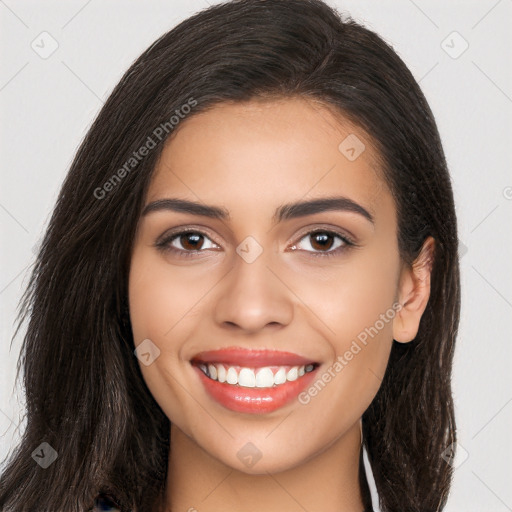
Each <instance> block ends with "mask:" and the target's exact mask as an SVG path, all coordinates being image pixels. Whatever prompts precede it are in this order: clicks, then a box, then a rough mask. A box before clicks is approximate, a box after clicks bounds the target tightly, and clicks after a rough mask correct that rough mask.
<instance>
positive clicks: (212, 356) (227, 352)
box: [192, 347, 316, 368]
mask: <svg viewBox="0 0 512 512" xmlns="http://www.w3.org/2000/svg"><path fill="white" fill-rule="evenodd" d="M192 361H193V362H203V363H224V364H227V365H229V366H244V367H247V368H261V367H263V366H302V365H307V364H314V363H316V361H314V360H313V359H307V358H305V357H302V356H299V355H298V354H294V353H293V352H283V351H281V350H268V349H246V348H241V347H229V348H221V349H219V350H207V351H204V352H200V353H198V354H196V355H195V356H194V357H193V358H192Z"/></svg>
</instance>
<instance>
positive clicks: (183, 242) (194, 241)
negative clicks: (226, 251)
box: [155, 231, 219, 256]
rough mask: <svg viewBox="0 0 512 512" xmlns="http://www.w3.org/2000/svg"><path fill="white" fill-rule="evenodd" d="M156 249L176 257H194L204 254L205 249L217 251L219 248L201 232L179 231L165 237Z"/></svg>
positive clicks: (157, 244)
mask: <svg viewBox="0 0 512 512" xmlns="http://www.w3.org/2000/svg"><path fill="white" fill-rule="evenodd" d="M155 245H156V247H157V248H158V249H159V250H161V251H166V252H171V253H174V254H176V255H178V256H194V255H196V254H197V253H201V252H206V251H207V249H213V250H217V249H219V246H218V245H217V244H215V243H214V242H212V240H211V239H210V237H209V236H208V235H206V234H205V233H202V232H201V231H179V232H175V233H172V234H169V235H167V236H165V237H164V238H163V239H162V240H161V241H160V242H157V243H156V244H155Z"/></svg>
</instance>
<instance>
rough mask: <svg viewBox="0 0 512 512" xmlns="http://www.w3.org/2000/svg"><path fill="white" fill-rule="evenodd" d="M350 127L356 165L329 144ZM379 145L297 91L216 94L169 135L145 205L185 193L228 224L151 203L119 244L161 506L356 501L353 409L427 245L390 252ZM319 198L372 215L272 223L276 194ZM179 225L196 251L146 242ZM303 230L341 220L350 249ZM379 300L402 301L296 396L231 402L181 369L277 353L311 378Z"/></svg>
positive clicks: (383, 303)
mask: <svg viewBox="0 0 512 512" xmlns="http://www.w3.org/2000/svg"><path fill="white" fill-rule="evenodd" d="M349 134H355V135H356V136H357V137H358V138H359V139H360V140H361V141H363V142H364V144H365V146H366V148H365V150H364V151H363V152H362V153H361V155H360V156H359V157H358V158H357V159H355V160H354V161H350V160H349V159H347V158H346V156H345V155H344V154H343V153H342V152H341V151H340V150H339V149H338V146H339V145H340V143H341V142H342V141H343V140H344V139H345V138H346V137H347V135H349ZM378 157H379V155H378V154H377V152H376V151H375V150H374V148H373V147H372V144H371V140H370V138H369V137H368V135H367V134H365V133H364V132H363V131H362V130H361V129H359V128H357V127H355V126H353V125H351V124H350V123H349V122H348V121H347V120H345V119H343V118H341V117H340V116H339V115H334V114H333V113H332V111H331V110H329V109H327V108H326V107H324V106H322V105H320V104H318V103H315V102H312V101H311V100H305V99H301V98H287V99H266V100H251V101H250V102H246V103H229V104H228V103H225V104H222V105H218V106H216V107H214V108H212V109H210V110H208V111H206V112H203V113H199V114H196V115H193V116H190V117H189V118H188V119H186V120H185V121H183V122H182V124H181V125H180V126H179V129H178V130H177V131H176V132H174V134H173V136H172V138H171V139H170V140H168V141H167V143H166V147H165V148H164V151H163V153H162V155H161V158H160V160H159V162H158V165H157V167H156V169H155V173H154V175H153V178H152V181H151V184H150V187H149V190H148V193H147V197H146V205H147V204H149V203H151V202H152V201H155V200H159V199H163V198H169V197H174V198H180V199H188V200H191V201H197V202H200V203H202V204H208V205H215V206H219V207H222V208H224V209H226V210H228V211H229V214H230V220H219V219H211V218H207V217H202V216H198V215H192V214H189V213H183V212H175V211H172V210H162V211H153V212H151V213H148V214H146V215H143V216H141V219H140V222H139V225H138V231H137V235H136V239H135V242H134V248H133V254H132V262H131V270H130V277H129V303H130V317H131V321H132V328H133V335H134V340H135V345H136V346H138V345H139V344H140V343H141V342H142V341H143V340H145V339H148V338H149V339H150V340H151V341H152V342H153V343H154V344H155V345H156V346H157V347H158V349H159V350H160V355H159V356H158V357H157V358H156V359H155V360H154V362H152V363H151V364H150V365H148V366H146V365H143V364H141V370H142V373H143V376H144V379H145V382H146V384H147V386H148V388H149V390H150V391H151V393H152V394H153V396H154V397H155V399H156V400H157V402H158V403H159V405H160V406H161V408H162V410H163V411H164V412H165V414H166V415H167V416H168V417H169V419H170V420H171V424H172V426H171V450H170V457H169V472H168V480H167V485H166V496H165V503H164V507H166V508H165V510H171V509H172V510H173V511H189V510H190V511H192V510H197V511H199V512H209V511H212V512H213V511H218V510H223V511H225V512H230V511H235V510H236V511H239V510H244V511H247V512H251V511H260V510H268V511H282V510H287V511H304V510H323V511H325V512H340V511H342V512H356V511H357V512H361V511H362V510H363V505H362V501H361V493H360V489H359V483H358V469H359V453H360V443H361V438H360V426H359V425H360V423H359V422H360V418H361V416H362V415H363V413H364V411H365V410H366V409H367V407H368V406H369V404H370V403H371V401H372V399H373V398H374V396H375V394H376V393H377V390H378V388H379V386H380V384H381V379H382V376H383V375H384V372H385V369H386V365H387V362H388V358H389V353H390V350H391V345H392V342H393V339H395V340H397V341H398V342H404V343H405V342H409V341H411V340H412V339H413V338H414V337H415V335H416V332H417V330H418V325H419V321H420V319H421V315H422V313H423V311H424V309H425V306H426V304H427V301H428V297H429V293H430V272H431V263H432V255H433V245H434V244H433V240H432V239H427V241H426V242H425V244H424V247H423V250H422V251H421V253H420V255H419V256H418V258H417V260H416V261H415V263H414V264H413V265H412V266H406V265H404V264H403V263H402V261H401V258H400V255H399V252H398V242H397V218H396V207H395V204H394V201H393V199H392V196H391V193H390V191H389V189H388V187H387V185H386V183H385V182H384V181H383V178H382V173H381V169H380V166H379V158H378ZM332 195H340V196H344V197H347V198H350V199H351V200H352V201H355V202H357V203H358V204H360V205H361V206H363V207H364V208H365V209H367V210H368V211H369V212H370V213H371V215H372V216H373V219H374V222H373V223H372V222H370V221H368V220H367V219H366V218H365V217H363V216H362V215H360V214H358V213H355V212H350V211H324V212H320V213H315V214H312V215H308V216H306V217H301V218H295V219H288V220H284V221H282V222H280V223H274V222H273V220H272V216H273V214H274V211H275V209H276V208H277V207H279V206H280V205H282V204H285V203H290V202H295V201H304V200H310V199H315V198H322V197H328V196H332ZM179 227H183V228H184V230H190V231H194V230H195V231H197V230H200V231H202V232H205V234H206V237H205V238H200V239H199V241H198V242H196V245H195V246H194V245H191V244H190V243H189V238H187V237H181V238H180V237H177V238H175V239H174V240H173V241H172V242H169V243H168V246H172V247H174V248H175V249H176V250H177V251H179V250H180V249H181V251H182V253H183V252H185V251H187V250H188V251H189V252H190V253H192V256H191V257H188V258H186V257H184V256H181V255H180V254H179V253H178V252H176V253H173V252H169V251H167V252H165V251H162V250H160V249H159V248H158V247H156V245H155V244H156V242H157V241H158V240H159V239H161V238H162V235H164V234H166V233H169V231H170V230H171V229H174V228H179ZM314 230H318V231H322V230H323V231H324V232H325V231H326V230H328V231H334V232H338V233H340V234H341V235H342V236H345V235H347V234H349V233H350V235H351V236H352V237H353V241H355V243H356V246H345V249H344V250H343V251H338V252H336V249H337V248H338V247H339V246H340V245H342V244H343V241H342V240H341V239H340V238H338V236H337V235H332V237H331V238H329V239H328V240H329V242H330V245H329V244H327V245H326V246H322V245H321V244H319V243H316V240H317V239H316V238H315V237H314V236H313V235H308V233H311V231H314ZM178 231H179V230H178ZM248 236H251V237H253V238H254V239H255V240H257V242H258V243H259V245H260V246H261V248H262V249H263V252H262V253H261V254H260V255H259V256H258V257H257V258H256V260H255V261H253V262H252V263H247V262H246V261H245V260H244V259H243V258H242V257H240V256H239V255H238V253H237V252H236V248H237V247H238V246H239V245H240V244H241V243H242V241H244V239H245V238H246V237H248ZM194 248H196V249H197V250H196V251H195V252H194ZM198 251H199V252H198ZM329 251H331V253H332V254H333V256H331V257H327V256H322V255H321V254H322V252H323V253H325V252H329ZM319 254H320V255H319ZM393 304H400V305H401V306H400V307H401V309H400V311H398V313H396V314H395V315H394V318H392V320H389V321H388V322H387V323H385V325H384V327H383V328H381V329H380V330H379V332H378V334H377V335H375V336H374V337H373V338H370V339H369V341H368V343H367V345H365V346H363V347H362V349H361V350H360V351H359V352H358V353H357V355H354V357H353V358H352V359H351V360H350V361H349V362H348V364H346V366H344V368H343V370H342V371H339V372H337V373H336V374H335V377H334V378H332V379H331V381H330V382H329V383H328V384H327V385H326V386H325V387H323V389H321V391H320V392H318V393H317V394H316V396H314V397H312V398H311V399H310V401H309V402H308V403H307V404H302V403H299V401H297V400H293V401H292V402H291V403H290V404H288V405H286V406H284V407H282V408H280V409H278V410H276V411H274V412H272V413H268V414H242V413H238V412H233V411H230V410H228V409H226V408H224V407H223V406H221V405H220V404H218V403H217V402H215V401H213V400H212V399H210V398H209V396H208V395H207V394H206V391H205V390H204V388H203V387H202V385H201V382H200V380H199V378H198V375H197V374H196V372H195V370H194V369H193V368H192V366H191V364H190V359H191V358H192V357H193V356H194V355H195V354H197V353H198V352H200V351H203V350H211V349H218V348H223V347H230V346H242V347H245V348H267V349H280V350H285V351H290V352H295V353H298V354H300V355H302V356H305V357H308V358H311V359H313V360H315V361H317V362H319V363H320V368H319V370H318V373H317V375H318V378H321V376H322V375H323V374H324V373H325V372H327V370H328V368H329V367H332V365H333V363H335V361H336V360H337V357H338V356H343V354H345V353H346V351H347V350H349V348H350V347H351V344H352V342H353V340H355V339H356V338H357V336H358V334H360V333H361V332H362V331H364V329H365V328H367V327H370V326H374V325H375V323H376V321H377V320H378V319H379V315H381V314H384V313H386V311H389V310H390V308H392V305H393ZM248 442H251V443H252V444H253V445H254V446H256V447H257V450H258V451H259V453H260V454H261V458H260V459H259V460H258V461H257V463H255V464H254V465H253V466H251V467H248V466H247V465H246V464H244V462H243V461H242V460H240V459H239V458H238V457H237V453H238V452H239V450H241V449H242V448H243V447H244V446H245V445H246V444H247V443H248Z"/></svg>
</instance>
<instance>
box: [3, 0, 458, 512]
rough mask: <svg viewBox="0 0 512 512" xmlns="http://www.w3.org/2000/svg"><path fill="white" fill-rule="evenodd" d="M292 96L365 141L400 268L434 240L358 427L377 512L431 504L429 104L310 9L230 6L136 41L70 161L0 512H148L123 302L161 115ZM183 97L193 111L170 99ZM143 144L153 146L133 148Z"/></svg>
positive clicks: (26, 350) (150, 491)
mask: <svg viewBox="0 0 512 512" xmlns="http://www.w3.org/2000/svg"><path fill="white" fill-rule="evenodd" d="M292 95H299V96H304V97H309V98H313V99H316V100H318V101H321V102H323V103H324V104H326V105H328V106H329V107H330V108H332V109H334V110H335V111H337V112H339V113H340V114H341V115H342V116H345V117H347V118H349V119H350V120H351V121H352V122H354V123H356V124H357V125H358V126H360V127H361V128H363V129H364V130H366V132H367V133H368V134H370V136H371V137H372V138H373V141H374V143H375V145H376V146H377V148H378V150H379V152H380V155H381V157H382V161H383V173H384V175H385V178H386V180H387V183H388V186H389V188H390V190H391V191H392V194H393V197H394V199H395V203H396V208H397V214H398V231H399V234H398V242H399V248H400V253H401V256H402V259H403V261H405V262H406V263H411V262H412V261H413V260H414V258H415V257H416V255H417V254H418V251H419V249H420V247H421V245H422V242H423V241H424V240H425V238H426V237H427V236H429V235H430V236H432V237H434V238H435V240H436V253H435V261H434V265H433V270H432V282H431V296H430V299H429V302H428V305H427V308H426V311H425V313H424V315H423V317H422V320H421V323H420V328H419V332H418V335H417V337H416V339H415V340H414V341H413V342H411V343H407V344H399V343H396V342H395V343H394V344H393V347H392V351H391V356H390V360H389V364H388V367H387V371H386V374H385V376H384V379H383V381H382V385H381V387H380V389H379V391H378V393H377V396H376V397H375V399H374V400H373V402H372V403H371V405H370V406H369V408H368V410H367V411H366V412H365V413H364V416H363V430H364V445H365V447H366V450H367V453H368V457H369V461H370V463H371V467H372V471H373V475H374V479H375V482H376V487H377V491H378V495H379V500H380V507H381V509H382V511H383V512H387V511H408V512H420V511H421V512H425V511H440V510H442V509H443V507H444V505H445V503H446V499H447V496H448V492H449V488H450V482H451V467H450V465H449V464H447V463H446V462H445V460H444V459H443V458H442V457H441V454H442V452H443V450H444V449H445V448H446V447H447V446H448V445H450V444H451V443H453V442H454V441H455V420H454V411H453V402H452V393H451V387H450V377H451V368H452V356H453V350H454V343H455V338H456V333H457V328H458V322H459V309H460V290H459V285H460V280H459V266H458V257H457V223H456V216H455V209H454V202H453V194H452V188H451V182H450V177H449V174H448V170H447V165H446V161H445V157H444V154H443V149H442V146H441V142H440V138H439V134H438V130H437V127H436V124H435V120H434V117H433V115H432V112H431V110H430V108H429V106H428V104H427V101H426V99H425V97H424V95H423V94H422V92H421V90H420V88H419V86H418V84H417V83H416V81H415V80H414V78H413V76H412V74H411V73H410V72H409V70H408V69H407V67H406V66H405V64H404V63H403V62H402V60H401V59H400V58H399V57H398V56H397V54H396V53H395V52H394V51H393V50H392V48H391V47H390V46H388V45H387V44H386V43H385V42H384V41H383V40H382V39H381V38H380V37H379V36H377V35H376V34H375V33H373V32H372V31H370V30H368V29H366V28H364V27H363V26H361V25H359V24H357V23H356V22H354V21H353V20H351V19H350V18H348V17H342V16H340V15H339V14H338V13H337V11H335V10H334V9H333V8H331V7H329V6H328V5H326V4H325V3H323V2H322V1H320V0H239V1H232V2H226V3H223V4H218V5H215V6H213V7H210V8H208V9H206V10H204V11H201V12H199V13H198V14H196V15H194V16H192V17H191V18H189V19H187V20H185V21H183V22H182V23H180V24H179V25H178V26H177V27H175V28H174V29H173V30H171V31H170V32H168V33H166V34H164V35H163V36H162V37H161V38H160V39H158V40H157V41H156V42H155V43H154V44H152V45H151V47H150V48H148V49H147V50H146V51H145V52H144V53H143V54H142V55H141V56H140V57H139V58H138V59H137V60H136V61H135V62H134V64H133V65H132V66H131V67H130V69H129V70H128V71H127V72H126V74H125V75H124V76H123V78H122V79H121V81H120V83H119V84H118V85H117V86H116V88H115V89H114V91H113V92H112V94H111V95H110V97H109V98H108V100H107V101H106V103H105V105H104V107H103V108H102V110H101V111H100V113H99V115H98V116H97V118H96V120H95V122H94V123H93V125H92V127H91V129H90V130H89V132H88V134H87V136H86V138H85V139H84V141H83V143H82V145H81V147H80V148H79V150H78V152H77V154H76V157H75V159H74V161H73V163H72V165H71V168H70V170H69V173H68V175H67V177H66V179H65V181H64V184H63V186H62V189H61V191H60V195H59V197H58V200H57V204H56V206H55V209H54V211H53V215H52V217H51V220H50V222H49V225H48V228H47V231H46V234H45V237H44V240H43V243H42V245H41V248H40V251H39V253H38V255H37V260H36V263H35V266H34V269H33V272H32V275H31V279H30V282H29V286H28V287H27V290H26V292H25V294H24V296H23V300H22V303H21V304H20V316H19V318H18V328H17V330H16V333H17V332H18V330H19V329H20V327H21V325H22V324H23V323H24V322H25V320H28V325H27V330H26V335H25V337H24V342H23V347H22V354H21V357H20V361H19V366H18V370H19V369H20V368H22V369H23V379H24V388H25V392H26V414H27V426H26V430H25V432H24V434H23V438H22V441H21V443H20V444H19V446H17V447H16V449H15V450H14V451H13V453H12V454H11V457H10V460H9V462H8V464H7V466H6V468H5V470H4V473H3V475H2V477H1V483H0V508H1V509H2V510H6V511H12V512H21V511H34V510H41V511H42V510H45V511H57V510H66V511H67V512H71V511H82V510H86V509H88V508H90V507H91V506H92V503H93V500H94V497H95V496H96V495H98V494H99V493H101V492H104V493H109V494H111V495H113V496H115V497H116V500H117V501H118V502H119V503H120V505H121V506H122V507H123V510H133V511H139V512H140V511H148V510H155V509H156V503H158V501H159V500H160V499H161V496H162V492H163V489H164V485H165V479H166V471H167V463H168V451H169V429H170V424H169V420H168V418H167V417H166V416H165V415H164V413H163V412H162V410H161V409H160V408H159V406H158V404H157V403H156V402H155V400H154V399H153V397H152V395H151V394H150V392H149V390H148V389H147V387H146V385H145V383H144V380H143V378H142V375H141V372H140V368H139V365H138V363H137V360H136V358H135V356H134V354H133V349H134V344H133V339H132V333H131V329H130V322H129V317H128V314H127V310H126V304H127V284H128V283H127V281H128V270H129V266H130V254H131V248H132V243H133V239H134V233H135V228H136V225H137V222H138V219H139V215H140V212H141V208H142V206H143V201H144V197H145V193H146V190H147V187H148V184H149V181H150V179H151V176H152V172H153V169H154V167H155V163H156V160H157V158H158V156H159V155H160V153H161V150H162V147H163V142H164V141H165V137H166V136H167V134H168V133H171V131H172V129H173V126H171V125H172V124H173V122H174V121H170V119H171V118H172V116H175V117H176V119H178V118H179V121H178V122H186V118H185V117H186V116H185V114H187V112H188V114H187V115H189V116H190V115H194V114H195V113H197V112H200V111H203V110H204V109H206V108H209V107H211V106H213V105H215V104H218V103H221V102H223V101H246V100H250V99H252V98H255V97H273V96H279V97H283V96H284V97H291V96H292ZM191 99H192V101H193V102H195V106H194V107H193V108H192V109H190V108H189V109H184V108H183V106H184V105H187V104H188V105H189V106H190V105H191ZM184 112H185V114H184ZM184 118H185V120H183V119H184ZM162 126H166V127H167V130H166V131H165V133H164V132H161V133H162V137H161V138H158V137H157V136H156V135H155V130H156V129H157V128H158V127H162ZM162 129H163V128H162ZM159 133H160V132H159ZM148 137H151V138H152V140H153V141H154V142H155V147H152V148H150V151H148V152H147V154H145V155H144V156H141V154H140V152H139V153H137V152H138V150H139V148H141V147H142V146H144V145H147V142H148ZM134 153H137V154H138V155H139V156H138V157H135V156H134ZM139 157H140V158H139ZM133 158H135V160H136V162H135V163H134V161H133V160H131V159H133ZM123 168H124V170H125V172H124V173H123V172H122V171H120V170H121V169H123ZM115 176H117V178H115V179H114V177H115ZM107 183H110V185H108V186H107V185H106V184H107ZM42 442H47V443H48V444H49V445H50V446H51V447H52V448H53V449H54V450H55V451H56V452H57V454H58V457H57V459H56V460H55V462H53V464H51V465H50V466H49V467H47V468H46V469H43V468H42V467H40V466H39V465H38V464H36V463H35V462H34V460H33V459H32V457H31V454H32V452H33V451H34V450H35V449H36V448H37V447H38V446H39V445H40V444H41V443H42ZM362 482H364V479H362ZM366 491H367V489H366ZM366 500H367V503H368V500H369V498H368V496H367V493H366Z"/></svg>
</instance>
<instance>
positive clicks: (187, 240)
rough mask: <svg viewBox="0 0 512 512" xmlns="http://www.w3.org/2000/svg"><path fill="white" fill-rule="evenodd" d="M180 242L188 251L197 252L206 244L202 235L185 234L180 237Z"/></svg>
mask: <svg viewBox="0 0 512 512" xmlns="http://www.w3.org/2000/svg"><path fill="white" fill-rule="evenodd" d="M178 240H179V241H180V243H181V246H182V247H183V248H184V249H185V250H187V251H197V250H199V249H201V247H202V245H203V243H204V236H203V235H202V234H200V233H194V232H190V233H183V234H181V235H179V237H178Z"/></svg>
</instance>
